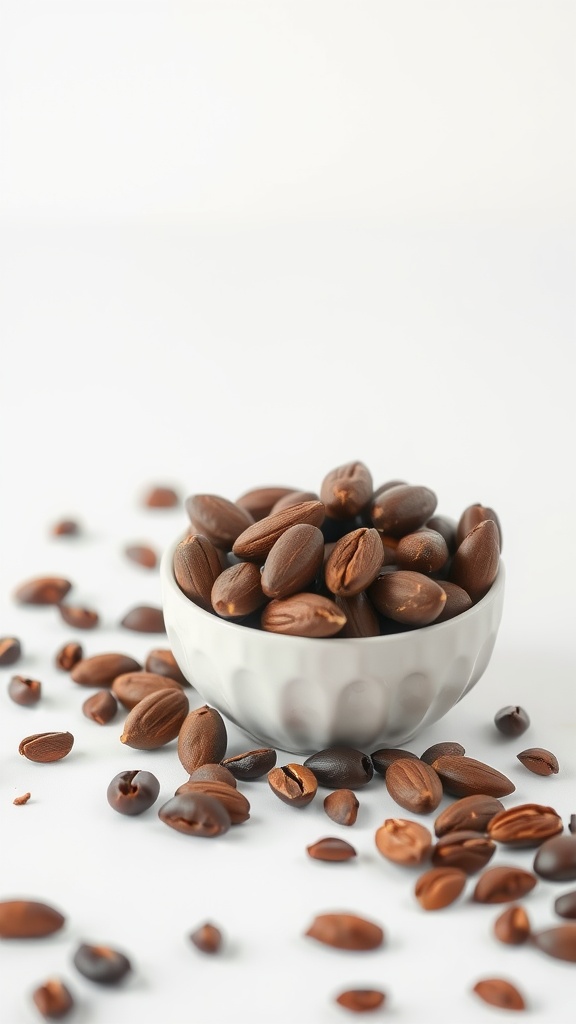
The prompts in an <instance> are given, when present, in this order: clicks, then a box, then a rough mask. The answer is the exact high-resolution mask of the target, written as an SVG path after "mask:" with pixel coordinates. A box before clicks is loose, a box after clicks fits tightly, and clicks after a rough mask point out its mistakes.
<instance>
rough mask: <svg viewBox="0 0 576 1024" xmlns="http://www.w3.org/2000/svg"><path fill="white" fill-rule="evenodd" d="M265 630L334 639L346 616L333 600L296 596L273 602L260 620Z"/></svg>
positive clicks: (304, 595) (317, 596)
mask: <svg viewBox="0 0 576 1024" xmlns="http://www.w3.org/2000/svg"><path fill="white" fill-rule="evenodd" d="M260 621H261V625H262V629H265V630H267V631H268V632H270V633H285V634H288V635H290V636H308V637H326V636H334V635H335V634H336V633H338V632H339V631H340V630H341V629H342V626H344V625H345V623H346V616H345V615H344V613H343V612H342V611H341V610H340V608H338V605H336V604H335V603H334V601H330V599H329V598H327V597H322V595H321V594H308V593H303V594H293V595H292V597H285V598H282V599H279V600H275V601H270V604H268V605H266V607H265V608H264V611H263V612H262V617H261V620H260Z"/></svg>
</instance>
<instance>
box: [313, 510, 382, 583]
mask: <svg viewBox="0 0 576 1024" xmlns="http://www.w3.org/2000/svg"><path fill="white" fill-rule="evenodd" d="M383 560H384V552H383V548H382V543H381V540H380V536H379V534H378V531H377V530H375V529H373V528H369V527H367V526H362V527H360V528H359V529H358V530H351V531H350V532H349V533H346V534H345V535H344V536H343V537H341V538H340V540H337V541H336V543H335V545H334V547H333V549H332V551H331V553H330V555H329V556H328V558H327V560H326V565H325V568H324V579H325V581H326V586H327V587H328V589H329V590H330V591H331V592H332V593H333V594H337V595H338V597H354V596H355V595H356V594H359V593H360V592H361V591H363V590H366V588H367V587H368V586H369V585H370V584H371V583H372V581H373V580H375V579H376V576H377V575H378V573H379V571H380V568H381V566H382V562H383Z"/></svg>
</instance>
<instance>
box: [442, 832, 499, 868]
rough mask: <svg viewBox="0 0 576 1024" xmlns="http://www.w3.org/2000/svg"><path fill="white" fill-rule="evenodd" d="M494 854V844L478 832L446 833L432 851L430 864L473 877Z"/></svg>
mask: <svg viewBox="0 0 576 1024" xmlns="http://www.w3.org/2000/svg"><path fill="white" fill-rule="evenodd" d="M495 852H496V843H494V842H493V841H492V840H491V839H488V838H486V836H483V835H480V833H479V832H473V831H470V832H469V831H462V832H448V834H447V835H445V836H442V838H441V839H439V840H438V842H437V843H436V845H435V847H434V849H433V850H432V863H433V864H435V865H436V867H455V868H461V869H462V871H464V872H465V873H466V874H467V875H475V874H476V872H477V871H481V870H482V868H485V867H486V865H487V863H488V861H489V860H491V859H492V857H493V856H494V854H495Z"/></svg>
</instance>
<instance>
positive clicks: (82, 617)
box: [58, 604, 100, 629]
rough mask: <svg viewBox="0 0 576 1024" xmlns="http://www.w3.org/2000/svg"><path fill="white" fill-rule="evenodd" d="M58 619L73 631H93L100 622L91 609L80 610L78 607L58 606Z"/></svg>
mask: <svg viewBox="0 0 576 1024" xmlns="http://www.w3.org/2000/svg"><path fill="white" fill-rule="evenodd" d="M58 611H59V612H60V618H61V619H62V621H63V622H65V623H66V624H67V625H68V626H72V627H73V628H74V629H95V627H96V626H97V625H98V623H99V622H100V616H99V615H98V612H95V611H93V610H92V609H91V608H80V607H79V606H78V605H72V604H59V605H58Z"/></svg>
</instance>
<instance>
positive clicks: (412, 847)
mask: <svg viewBox="0 0 576 1024" xmlns="http://www.w3.org/2000/svg"><path fill="white" fill-rule="evenodd" d="M374 838H375V840H376V846H377V848H378V851H379V852H380V853H381V854H382V856H383V857H386V859H387V860H391V861H394V863H395V864H402V865H403V866H409V867H412V866H413V865H416V864H423V863H424V861H425V860H428V857H429V856H430V851H431V850H432V836H431V835H430V831H429V830H428V829H427V828H426V827H425V826H424V825H421V824H420V823H419V822H418V821H407V820H406V819H405V818H387V819H386V821H385V822H384V823H383V824H382V825H380V827H379V828H377V829H376V835H375V837H374Z"/></svg>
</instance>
